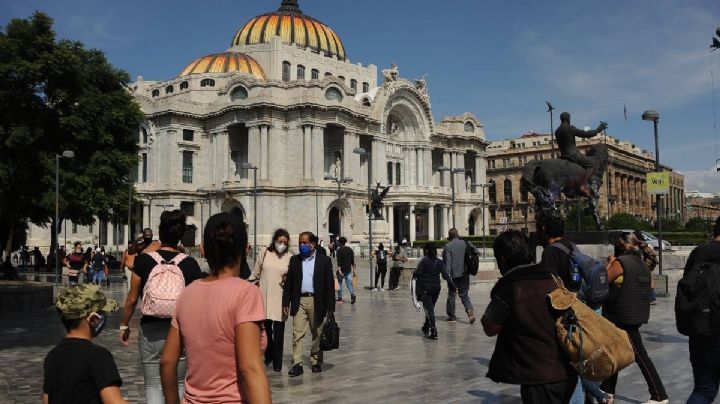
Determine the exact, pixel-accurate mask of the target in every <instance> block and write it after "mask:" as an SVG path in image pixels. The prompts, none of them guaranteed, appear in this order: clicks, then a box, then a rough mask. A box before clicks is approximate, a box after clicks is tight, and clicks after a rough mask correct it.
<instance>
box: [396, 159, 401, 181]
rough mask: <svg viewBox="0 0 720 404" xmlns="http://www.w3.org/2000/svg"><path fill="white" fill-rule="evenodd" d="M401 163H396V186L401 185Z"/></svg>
mask: <svg viewBox="0 0 720 404" xmlns="http://www.w3.org/2000/svg"><path fill="white" fill-rule="evenodd" d="M400 183H401V181H400V163H395V185H400Z"/></svg>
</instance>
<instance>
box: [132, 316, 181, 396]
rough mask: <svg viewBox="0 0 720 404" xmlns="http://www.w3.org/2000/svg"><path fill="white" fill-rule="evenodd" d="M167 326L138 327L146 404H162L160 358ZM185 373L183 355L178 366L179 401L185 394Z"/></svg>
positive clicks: (154, 324) (147, 325) (151, 324)
mask: <svg viewBox="0 0 720 404" xmlns="http://www.w3.org/2000/svg"><path fill="white" fill-rule="evenodd" d="M167 332H168V329H167V326H164V327H163V324H158V323H149V324H143V325H141V326H140V330H139V331H138V345H139V347H140V362H141V363H142V367H143V373H144V376H145V399H146V400H147V404H164V403H165V396H164V395H163V391H162V383H161V382H160V356H161V355H162V351H163V348H164V347H165V338H166V337H167ZM186 371H187V359H186V358H185V355H183V356H182V357H181V358H180V363H179V364H178V373H177V375H178V391H179V393H180V399H182V397H183V394H184V392H185V373H186Z"/></svg>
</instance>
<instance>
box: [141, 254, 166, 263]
mask: <svg viewBox="0 0 720 404" xmlns="http://www.w3.org/2000/svg"><path fill="white" fill-rule="evenodd" d="M145 254H147V255H149V256H150V258H152V259H153V261H155V263H156V264H157V265H160V264H162V263H163V261H164V260H163V258H162V257H161V256H160V254H159V253H158V252H157V251H152V252H149V253H145Z"/></svg>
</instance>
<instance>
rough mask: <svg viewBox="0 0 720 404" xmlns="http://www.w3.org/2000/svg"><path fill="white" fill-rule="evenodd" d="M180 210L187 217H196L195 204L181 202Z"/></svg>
mask: <svg viewBox="0 0 720 404" xmlns="http://www.w3.org/2000/svg"><path fill="white" fill-rule="evenodd" d="M180 210H181V211H182V213H184V214H185V216H195V202H180Z"/></svg>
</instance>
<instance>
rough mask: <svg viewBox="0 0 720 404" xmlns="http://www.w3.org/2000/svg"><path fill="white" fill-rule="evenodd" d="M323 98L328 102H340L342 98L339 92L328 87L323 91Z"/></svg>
mask: <svg viewBox="0 0 720 404" xmlns="http://www.w3.org/2000/svg"><path fill="white" fill-rule="evenodd" d="M325 98H327V99H328V100H330V101H337V102H342V100H343V96H342V93H341V92H340V90H338V89H337V88H335V87H330V88H328V89H327V90H326V91H325Z"/></svg>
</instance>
